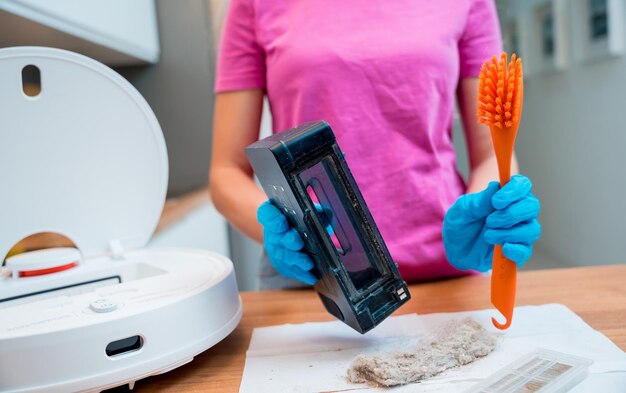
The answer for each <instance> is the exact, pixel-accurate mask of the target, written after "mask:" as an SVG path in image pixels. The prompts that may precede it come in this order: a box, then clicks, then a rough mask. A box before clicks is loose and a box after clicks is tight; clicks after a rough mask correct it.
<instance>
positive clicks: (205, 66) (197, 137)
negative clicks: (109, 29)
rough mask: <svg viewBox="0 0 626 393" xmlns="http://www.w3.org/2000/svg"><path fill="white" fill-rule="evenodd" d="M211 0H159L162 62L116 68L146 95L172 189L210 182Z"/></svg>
mask: <svg viewBox="0 0 626 393" xmlns="http://www.w3.org/2000/svg"><path fill="white" fill-rule="evenodd" d="M210 3H211V2H210V1H209V0H177V1H171V0H158V1H157V15H158V25H159V37H160V42H161V59H160V61H159V63H158V64H155V65H151V66H142V67H125V68H119V69H117V71H118V72H120V73H121V74H122V75H123V76H124V77H126V78H127V79H128V80H129V81H130V82H131V83H132V84H133V85H134V86H135V87H136V88H137V89H138V90H139V91H140V92H141V94H142V95H143V96H144V97H145V98H146V100H147V101H148V103H149V104H150V106H151V107H152V109H153V110H154V112H155V114H156V116H157V118H158V119H159V122H160V124H161V128H162V129H163V133H164V135H165V141H166V143H167V150H168V154H169V165H170V182H169V194H170V195H178V194H181V193H183V192H186V191H190V190H193V189H197V188H199V187H202V186H204V185H206V184H207V180H208V168H209V161H210V152H211V126H212V121H213V78H214V72H215V71H214V68H215V50H214V49H215V48H214V43H215V41H214V34H213V31H212V25H213V22H212V13H211V4H210Z"/></svg>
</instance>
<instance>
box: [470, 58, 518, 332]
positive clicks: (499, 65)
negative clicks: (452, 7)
mask: <svg viewBox="0 0 626 393" xmlns="http://www.w3.org/2000/svg"><path fill="white" fill-rule="evenodd" d="M523 77H524V74H523V71H522V59H519V58H517V57H516V55H515V54H513V55H512V56H511V61H510V62H507V55H506V53H502V56H501V57H500V61H498V59H497V58H496V57H495V56H494V57H493V58H492V59H491V60H488V61H487V62H486V63H485V64H484V65H483V67H482V69H481V71H480V79H479V84H478V122H479V123H482V124H485V125H488V126H489V128H490V129H491V139H492V141H493V147H494V150H495V153H496V160H497V161H498V172H499V174H500V187H502V186H503V185H505V184H506V183H507V182H508V181H509V180H510V179H511V159H512V157H513V145H514V144H515V137H516V136H517V129H518V128H519V122H520V119H521V117H522V101H523V99H524V78H523ZM492 263H493V264H492V275H491V303H493V305H494V306H495V308H496V309H498V311H500V313H501V314H502V315H503V316H504V317H505V318H506V321H505V322H504V323H503V324H501V323H500V322H498V321H497V320H496V319H495V318H491V321H492V322H493V324H494V326H495V327H497V328H498V329H507V328H508V327H509V326H510V325H511V322H512V320H513V308H514V307H515V285H516V280H517V267H516V265H515V262H513V261H510V260H509V259H507V258H506V257H505V256H504V255H503V254H502V246H501V245H497V246H495V247H494V250H493V262H492Z"/></svg>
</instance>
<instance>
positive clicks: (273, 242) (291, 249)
mask: <svg viewBox="0 0 626 393" xmlns="http://www.w3.org/2000/svg"><path fill="white" fill-rule="evenodd" d="M316 208H317V206H316ZM320 208H321V207H320ZM320 208H318V210H319V209H320ZM257 219H258V221H259V222H260V223H261V225H262V226H263V244H264V245H265V250H266V251H267V255H268V257H269V260H270V262H271V264H272V266H274V269H276V271H278V273H280V275H282V276H284V277H289V278H295V279H296V280H299V281H302V282H303V283H305V284H309V285H313V284H315V283H316V282H317V278H315V276H314V275H313V274H311V269H313V266H314V264H313V260H311V257H309V256H308V255H307V254H305V253H303V252H301V251H300V250H302V248H303V247H304V241H303V240H302V237H300V234H299V233H298V231H296V230H295V229H294V228H291V227H290V226H289V223H288V222H287V218H286V217H285V216H284V215H283V213H281V211H280V210H278V208H277V207H276V206H274V205H273V204H272V203H271V202H270V201H266V202H264V203H263V204H261V206H259V208H258V210H257Z"/></svg>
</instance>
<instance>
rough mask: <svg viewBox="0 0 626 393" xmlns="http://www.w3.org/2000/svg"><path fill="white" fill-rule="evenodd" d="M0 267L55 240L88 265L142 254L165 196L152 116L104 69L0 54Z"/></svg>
mask: <svg viewBox="0 0 626 393" xmlns="http://www.w3.org/2000/svg"><path fill="white" fill-rule="evenodd" d="M0 111H1V115H0V146H1V147H2V153H0V184H1V187H2V193H0V217H1V218H0V260H2V259H3V258H4V257H5V256H6V254H7V253H8V251H9V250H10V248H11V247H12V246H13V245H15V244H16V243H17V242H18V241H20V240H21V239H23V238H24V237H26V236H29V235H31V234H34V233H38V232H56V233H59V234H62V235H65V236H67V237H68V238H70V239H71V240H72V241H73V242H74V243H75V244H76V246H77V247H78V248H79V250H80V251H81V252H82V253H83V255H84V256H85V257H90V256H95V255H100V254H103V253H106V252H107V251H108V250H110V249H111V247H112V245H115V246H116V247H120V246H121V247H123V248H125V249H128V248H138V247H143V246H144V245H145V244H146V243H147V242H148V240H149V239H150V236H151V235H152V232H153V231H154V228H155V227H156V224H157V222H158V219H159V216H160V214H161V210H162V208H163V203H164V199H165V194H166V189H167V176H168V173H167V168H168V167H167V152H166V148H165V141H164V139H163V134H162V132H161V128H160V127H159V124H158V122H157V119H156V117H155V116H154V114H153V113H152V110H151V109H150V107H149V106H148V104H147V103H146V101H145V100H144V99H143V97H141V95H140V94H139V93H138V92H137V90H135V88H134V87H133V86H131V84H130V83H128V82H127V81H126V80H125V79H124V78H122V77H121V76H120V75H118V74H117V73H115V72H114V71H113V70H111V69H110V68H108V67H106V66H104V65H103V64H101V63H99V62H97V61H94V60H92V59H89V58H87V57H85V56H82V55H78V54H76V53H72V52H68V51H65V50H59V49H52V48H39V47H19V48H6V49H0Z"/></svg>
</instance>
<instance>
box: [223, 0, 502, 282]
mask: <svg viewBox="0 0 626 393" xmlns="http://www.w3.org/2000/svg"><path fill="white" fill-rule="evenodd" d="M500 52H501V41H500V30H499V25H498V19H497V14H496V9H495V5H494V3H493V1H492V0H393V1H388V0H368V1H363V0H358V1H357V0H341V1H336V0H335V1H331V0H298V1H289V0H232V1H231V4H230V7H229V10H228V15H227V19H226V23H225V28H224V33H223V38H222V44H221V47H220V53H219V60H218V64H217V79H216V86H215V91H216V92H224V91H231V90H242V89H251V88H262V89H265V91H266V93H267V96H268V99H269V102H270V105H271V111H272V115H273V129H274V132H280V131H283V130H287V129H289V128H291V127H293V126H295V125H298V124H300V123H304V122H307V121H312V120H321V119H323V120H326V121H327V122H328V123H329V124H330V125H331V127H332V129H333V131H334V132H335V134H336V136H337V140H338V142H339V146H340V147H341V149H342V150H343V151H344V152H345V155H346V160H347V161H348V164H349V166H350V169H351V171H352V174H353V175H354V177H355V178H356V181H357V183H358V185H359V188H360V190H361V192H362V194H363V196H364V198H365V200H366V202H367V205H368V207H369V209H370V211H371V213H372V215H373V217H374V220H375V221H376V224H377V225H378V228H379V229H380V232H381V234H382V236H383V238H384V240H385V243H386V244H387V246H388V248H389V251H390V252H391V255H392V257H393V259H394V260H395V261H396V262H397V263H398V266H399V269H400V272H401V274H402V276H403V278H404V279H405V280H406V281H417V280H426V279H431V278H435V277H444V276H453V275H459V274H463V272H460V271H458V270H456V269H455V268H453V267H452V266H451V265H450V264H449V263H448V262H447V260H446V257H445V252H444V249H443V243H442V236H441V226H442V222H443V218H444V215H445V212H446V210H447V209H448V208H449V207H450V205H451V204H452V203H453V202H454V201H455V200H456V198H457V197H458V196H459V195H461V194H462V193H463V192H464V190H465V184H464V182H463V180H462V178H461V177H460V175H459V173H458V172H457V169H456V161H455V153H454V148H453V145H452V126H453V109H454V102H455V97H456V90H457V85H458V84H459V79H460V78H465V77H477V76H478V74H479V71H480V66H481V65H482V63H483V62H484V61H485V60H486V59H488V58H490V57H491V56H493V55H498V54H499V53H500Z"/></svg>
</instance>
